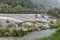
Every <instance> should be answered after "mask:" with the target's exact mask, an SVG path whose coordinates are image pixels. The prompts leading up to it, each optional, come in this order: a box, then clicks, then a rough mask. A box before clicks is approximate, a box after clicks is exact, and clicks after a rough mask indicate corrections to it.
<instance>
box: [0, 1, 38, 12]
mask: <svg viewBox="0 0 60 40" xmlns="http://www.w3.org/2000/svg"><path fill="white" fill-rule="evenodd" d="M0 12H1V13H2V12H3V13H8V12H9V13H34V12H35V13H36V12H39V11H37V6H36V5H35V4H34V3H33V2H32V1H31V0H0Z"/></svg>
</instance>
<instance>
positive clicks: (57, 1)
mask: <svg viewBox="0 0 60 40" xmlns="http://www.w3.org/2000/svg"><path fill="white" fill-rule="evenodd" d="M32 1H33V2H34V3H35V4H36V5H39V4H42V5H44V6H45V7H46V8H48V9H49V8H53V7H58V8H60V0H32Z"/></svg>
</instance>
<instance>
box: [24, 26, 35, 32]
mask: <svg viewBox="0 0 60 40" xmlns="http://www.w3.org/2000/svg"><path fill="white" fill-rule="evenodd" d="M25 28H26V29H27V30H28V31H34V30H36V28H35V27H34V26H29V25H27V26H26V27H25Z"/></svg>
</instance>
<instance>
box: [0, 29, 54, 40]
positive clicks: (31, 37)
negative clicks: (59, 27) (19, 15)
mask: <svg viewBox="0 0 60 40" xmlns="http://www.w3.org/2000/svg"><path fill="white" fill-rule="evenodd" d="M53 32H55V29H47V30H40V31H34V32H31V33H28V34H27V35H25V36H24V37H2V38H0V40H36V39H39V38H42V37H48V36H50V35H51V34H52V33H53Z"/></svg>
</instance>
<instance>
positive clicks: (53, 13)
mask: <svg viewBox="0 0 60 40" xmlns="http://www.w3.org/2000/svg"><path fill="white" fill-rule="evenodd" d="M48 14H49V15H51V16H52V17H55V18H60V9H58V8H52V9H49V11H48Z"/></svg>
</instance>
